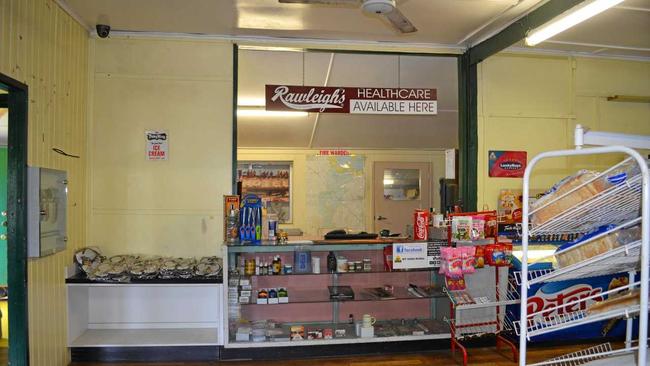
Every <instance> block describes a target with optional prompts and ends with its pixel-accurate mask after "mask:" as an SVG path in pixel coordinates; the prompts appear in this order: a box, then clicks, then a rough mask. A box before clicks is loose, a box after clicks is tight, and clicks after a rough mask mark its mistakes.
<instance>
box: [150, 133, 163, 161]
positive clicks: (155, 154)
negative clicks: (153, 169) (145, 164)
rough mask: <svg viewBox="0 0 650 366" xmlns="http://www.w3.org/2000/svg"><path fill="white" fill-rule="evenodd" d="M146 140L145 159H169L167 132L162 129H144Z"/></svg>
mask: <svg viewBox="0 0 650 366" xmlns="http://www.w3.org/2000/svg"><path fill="white" fill-rule="evenodd" d="M145 136H146V140H147V151H146V152H145V154H146V158H147V160H151V161H154V160H167V159H169V134H168V133H167V132H164V131H145Z"/></svg>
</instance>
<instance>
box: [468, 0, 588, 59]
mask: <svg viewBox="0 0 650 366" xmlns="http://www.w3.org/2000/svg"><path fill="white" fill-rule="evenodd" d="M583 1H584V0H550V1H548V2H547V3H546V4H544V5H542V6H540V7H539V8H537V9H535V10H533V11H531V12H530V13H528V14H527V15H525V16H524V17H522V18H521V19H519V20H517V21H516V22H514V23H512V24H510V25H509V26H507V27H506V28H505V29H503V30H502V31H501V32H499V33H497V34H495V35H494V36H492V37H490V38H488V39H486V40H485V41H483V42H481V43H479V44H477V45H476V46H474V47H471V48H470V49H469V50H468V51H467V52H469V63H470V64H471V65H476V64H477V63H479V62H481V61H483V60H485V59H486V58H488V57H490V56H492V55H494V54H495V53H498V52H500V51H503V50H504V49H506V48H508V47H510V46H512V45H513V44H515V43H517V42H519V41H521V40H522V39H524V38H526V34H528V32H529V31H531V30H533V29H535V28H537V27H539V26H541V25H543V24H545V23H547V22H548V21H550V20H551V19H553V18H555V17H556V16H558V15H560V14H562V13H564V12H565V11H567V10H569V9H571V8H573V7H574V6H576V5H578V4H580V3H581V2H583Z"/></svg>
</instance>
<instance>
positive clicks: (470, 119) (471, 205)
mask: <svg viewBox="0 0 650 366" xmlns="http://www.w3.org/2000/svg"><path fill="white" fill-rule="evenodd" d="M469 60H470V55H469V52H466V53H465V54H463V55H462V56H461V57H460V58H459V59H458V84H459V85H458V121H459V122H458V150H459V151H458V185H459V188H460V192H459V196H460V200H461V201H462V206H463V209H464V210H465V211H476V200H477V193H478V176H477V174H478V172H477V159H478V123H477V101H476V99H477V95H478V92H477V70H476V65H472V64H470V62H469Z"/></svg>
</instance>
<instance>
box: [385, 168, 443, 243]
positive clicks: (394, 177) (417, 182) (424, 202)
mask: <svg viewBox="0 0 650 366" xmlns="http://www.w3.org/2000/svg"><path fill="white" fill-rule="evenodd" d="M431 176H432V172H431V163H416V162H382V161H378V162H375V164H374V167H373V201H374V215H373V218H374V228H375V232H379V231H380V230H390V233H391V234H400V236H407V235H408V234H409V233H408V232H407V231H408V230H407V226H408V225H413V211H414V210H416V209H421V210H428V209H429V208H430V207H433V206H432V200H431V199H432V197H431V196H432V192H431V190H432V187H433V184H432V181H431Z"/></svg>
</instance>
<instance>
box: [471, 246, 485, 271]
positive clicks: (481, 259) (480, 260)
mask: <svg viewBox="0 0 650 366" xmlns="http://www.w3.org/2000/svg"><path fill="white" fill-rule="evenodd" d="M474 267H475V268H483V267H485V247H484V246H483V245H477V246H475V247H474Z"/></svg>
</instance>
